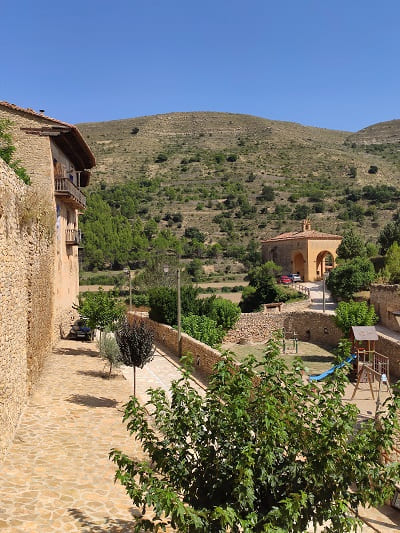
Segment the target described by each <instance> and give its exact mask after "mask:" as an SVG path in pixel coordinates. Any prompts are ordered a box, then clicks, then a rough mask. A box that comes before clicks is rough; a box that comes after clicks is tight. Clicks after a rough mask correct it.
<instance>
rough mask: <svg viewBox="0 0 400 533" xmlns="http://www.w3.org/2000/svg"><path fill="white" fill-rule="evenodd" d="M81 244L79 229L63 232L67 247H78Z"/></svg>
mask: <svg viewBox="0 0 400 533" xmlns="http://www.w3.org/2000/svg"><path fill="white" fill-rule="evenodd" d="M81 242H82V233H81V232H80V230H79V229H66V230H65V243H66V244H67V245H69V246H79V244H81Z"/></svg>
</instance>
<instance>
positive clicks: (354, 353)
mask: <svg viewBox="0 0 400 533" xmlns="http://www.w3.org/2000/svg"><path fill="white" fill-rule="evenodd" d="M350 339H351V341H352V349H351V354H350V355H349V357H347V358H346V360H345V361H343V362H342V363H339V364H337V365H335V366H333V367H332V368H330V369H329V370H326V371H325V372H323V373H322V374H319V375H315V376H310V377H309V379H310V381H322V380H323V379H325V378H326V377H328V376H330V375H331V374H333V373H334V372H335V370H337V369H339V368H342V367H343V366H344V365H345V364H347V363H352V364H353V369H354V371H355V374H356V376H357V380H356V385H355V387H354V391H353V395H352V397H351V399H353V398H354V396H355V395H356V392H357V390H358V389H359V386H360V383H368V384H369V388H370V391H371V395H372V399H375V394H374V389H373V386H372V384H373V383H374V381H378V382H379V390H378V396H379V393H380V390H381V386H382V385H386V388H387V391H389V392H390V388H389V357H386V356H385V355H382V354H380V353H378V352H377V351H376V350H375V342H376V341H377V340H378V334H377V332H376V330H375V327H374V326H353V327H352V328H351V334H350Z"/></svg>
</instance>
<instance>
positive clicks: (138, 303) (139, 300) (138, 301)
mask: <svg viewBox="0 0 400 533" xmlns="http://www.w3.org/2000/svg"><path fill="white" fill-rule="evenodd" d="M132 304H133V305H134V306H135V307H147V306H148V305H149V295H148V294H132Z"/></svg>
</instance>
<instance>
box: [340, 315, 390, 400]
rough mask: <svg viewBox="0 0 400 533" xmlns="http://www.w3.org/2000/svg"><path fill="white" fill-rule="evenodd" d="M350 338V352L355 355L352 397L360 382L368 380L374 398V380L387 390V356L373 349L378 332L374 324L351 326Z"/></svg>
mask: <svg viewBox="0 0 400 533" xmlns="http://www.w3.org/2000/svg"><path fill="white" fill-rule="evenodd" d="M350 339H351V341H352V353H353V354H354V356H355V361H354V365H355V370H356V375H357V381H356V386H355V387H354V391H353V395H352V397H351V399H353V398H354V396H355V395H356V392H357V390H358V388H359V386H360V383H366V382H368V384H369V388H370V391H371V395H372V398H373V399H375V395H374V389H373V387H372V384H373V382H374V381H378V382H379V390H380V387H381V385H382V384H383V385H386V387H387V390H388V391H389V390H390V389H389V357H386V356H385V355H382V354H380V353H378V352H377V351H376V350H375V342H376V341H377V340H378V334H377V332H376V329H375V327H374V326H353V327H352V328H351V333H350Z"/></svg>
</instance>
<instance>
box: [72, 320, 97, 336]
mask: <svg viewBox="0 0 400 533" xmlns="http://www.w3.org/2000/svg"><path fill="white" fill-rule="evenodd" d="M69 338H70V339H76V340H83V341H92V340H93V339H94V331H93V330H92V329H91V328H90V327H89V326H88V325H87V322H86V320H85V319H84V318H80V319H79V320H75V322H74V323H73V325H72V326H71V331H70V332H69Z"/></svg>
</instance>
